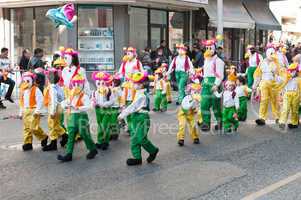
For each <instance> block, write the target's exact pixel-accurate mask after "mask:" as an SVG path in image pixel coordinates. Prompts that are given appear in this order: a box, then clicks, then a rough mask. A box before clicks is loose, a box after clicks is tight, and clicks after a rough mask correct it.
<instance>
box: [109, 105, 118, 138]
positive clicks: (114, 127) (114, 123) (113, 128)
mask: <svg viewBox="0 0 301 200" xmlns="http://www.w3.org/2000/svg"><path fill="white" fill-rule="evenodd" d="M110 110H111V111H110V116H111V120H110V122H111V124H110V135H119V133H120V127H119V123H118V115H119V108H117V107H116V108H115V107H112V108H111V109H110Z"/></svg>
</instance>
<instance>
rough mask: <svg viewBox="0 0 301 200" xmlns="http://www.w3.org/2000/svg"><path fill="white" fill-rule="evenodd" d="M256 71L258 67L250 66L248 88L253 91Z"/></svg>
mask: <svg viewBox="0 0 301 200" xmlns="http://www.w3.org/2000/svg"><path fill="white" fill-rule="evenodd" d="M255 70H256V66H249V67H248V69H247V81H248V87H249V88H251V89H252V86H253V83H254V72H255Z"/></svg>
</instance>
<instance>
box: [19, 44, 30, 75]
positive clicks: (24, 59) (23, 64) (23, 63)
mask: <svg viewBox="0 0 301 200" xmlns="http://www.w3.org/2000/svg"><path fill="white" fill-rule="evenodd" d="M30 56H31V52H30V50H29V49H24V50H23V52H22V56H21V59H20V62H19V67H20V72H21V74H22V73H23V72H24V71H27V70H28V63H29V60H30Z"/></svg>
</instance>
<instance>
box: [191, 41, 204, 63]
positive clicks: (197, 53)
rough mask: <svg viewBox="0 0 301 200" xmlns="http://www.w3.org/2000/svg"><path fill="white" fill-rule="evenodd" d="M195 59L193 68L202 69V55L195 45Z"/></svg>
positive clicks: (198, 47)
mask: <svg viewBox="0 0 301 200" xmlns="http://www.w3.org/2000/svg"><path fill="white" fill-rule="evenodd" d="M193 48H194V52H195V58H194V60H193V66H194V67H195V68H200V67H203V65H204V55H203V52H202V50H201V48H200V46H199V45H195V46H194V47H193Z"/></svg>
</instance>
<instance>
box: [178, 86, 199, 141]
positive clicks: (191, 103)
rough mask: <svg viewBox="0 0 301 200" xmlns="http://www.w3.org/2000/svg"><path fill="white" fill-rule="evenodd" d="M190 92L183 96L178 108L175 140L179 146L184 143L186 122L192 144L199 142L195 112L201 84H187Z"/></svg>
mask: <svg viewBox="0 0 301 200" xmlns="http://www.w3.org/2000/svg"><path fill="white" fill-rule="evenodd" d="M188 88H189V90H190V94H189V95H187V96H185V97H184V99H183V101H182V103H181V107H180V108H179V110H178V114H177V116H178V121H179V131H178V134H177V140H178V144H179V146H183V145H184V138H185V126H186V123H188V125H189V133H190V136H191V138H192V140H193V143H194V144H199V143H200V140H199V136H198V132H197V119H196V117H197V113H198V109H199V107H200V98H201V97H200V95H199V92H200V91H201V85H200V84H198V83H191V84H190V85H189V86H188Z"/></svg>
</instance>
